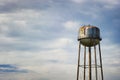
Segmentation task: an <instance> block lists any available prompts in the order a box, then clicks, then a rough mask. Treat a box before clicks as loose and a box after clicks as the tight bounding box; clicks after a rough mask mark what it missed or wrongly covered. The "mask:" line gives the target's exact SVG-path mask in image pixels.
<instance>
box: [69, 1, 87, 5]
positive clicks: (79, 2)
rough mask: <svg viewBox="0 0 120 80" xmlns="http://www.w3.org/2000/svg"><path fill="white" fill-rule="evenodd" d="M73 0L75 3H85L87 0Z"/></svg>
mask: <svg viewBox="0 0 120 80" xmlns="http://www.w3.org/2000/svg"><path fill="white" fill-rule="evenodd" d="M71 1H73V2H75V3H81V4H82V3H84V2H85V1H86V0H71Z"/></svg>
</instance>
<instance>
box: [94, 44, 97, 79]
mask: <svg viewBox="0 0 120 80" xmlns="http://www.w3.org/2000/svg"><path fill="white" fill-rule="evenodd" d="M94 56H95V76H96V80H98V75H97V58H96V46H94Z"/></svg>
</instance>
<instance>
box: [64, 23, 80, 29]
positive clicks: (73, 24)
mask: <svg viewBox="0 0 120 80" xmlns="http://www.w3.org/2000/svg"><path fill="white" fill-rule="evenodd" d="M63 26H64V27H65V28H66V29H68V30H74V29H76V28H77V27H79V26H80V23H78V22H76V21H67V22H65V23H64V24H63Z"/></svg>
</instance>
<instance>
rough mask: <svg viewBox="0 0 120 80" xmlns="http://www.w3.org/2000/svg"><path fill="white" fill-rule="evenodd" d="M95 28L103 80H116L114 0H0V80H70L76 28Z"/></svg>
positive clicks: (119, 59) (119, 55)
mask: <svg viewBox="0 0 120 80" xmlns="http://www.w3.org/2000/svg"><path fill="white" fill-rule="evenodd" d="M88 24H91V25H94V26H97V27H99V28H100V33H101V37H102V41H101V51H102V59H103V70H104V79H105V80H120V49H119V47H120V38H119V34H120V0H0V80H75V79H76V73H77V53H78V41H77V37H78V30H79V28H80V27H81V26H83V25H88Z"/></svg>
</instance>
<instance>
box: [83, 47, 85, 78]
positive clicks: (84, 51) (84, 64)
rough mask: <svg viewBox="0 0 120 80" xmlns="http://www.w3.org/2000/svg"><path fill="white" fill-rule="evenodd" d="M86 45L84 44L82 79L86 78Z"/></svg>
mask: <svg viewBox="0 0 120 80" xmlns="http://www.w3.org/2000/svg"><path fill="white" fill-rule="evenodd" d="M85 75H86V46H84V75H83V76H84V80H85V79H86V78H85V77H86V76H85Z"/></svg>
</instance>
